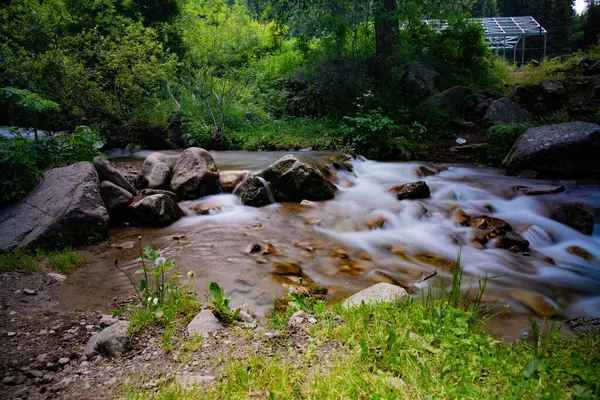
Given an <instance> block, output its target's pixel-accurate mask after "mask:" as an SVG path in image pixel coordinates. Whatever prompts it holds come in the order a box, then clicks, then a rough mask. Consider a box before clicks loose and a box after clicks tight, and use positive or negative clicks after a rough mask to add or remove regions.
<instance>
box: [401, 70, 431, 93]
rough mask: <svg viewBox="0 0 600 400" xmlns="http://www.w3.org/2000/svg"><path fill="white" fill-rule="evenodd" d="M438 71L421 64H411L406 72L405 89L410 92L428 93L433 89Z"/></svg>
mask: <svg viewBox="0 0 600 400" xmlns="http://www.w3.org/2000/svg"><path fill="white" fill-rule="evenodd" d="M437 76H438V73H437V72H435V71H433V70H431V69H429V68H426V67H425V66H423V65H422V64H413V65H411V66H410V67H408V71H407V72H406V90H407V91H408V92H410V93H415V94H419V95H424V96H425V95H428V94H429V93H431V92H432V91H433V89H435V78H436V77H437Z"/></svg>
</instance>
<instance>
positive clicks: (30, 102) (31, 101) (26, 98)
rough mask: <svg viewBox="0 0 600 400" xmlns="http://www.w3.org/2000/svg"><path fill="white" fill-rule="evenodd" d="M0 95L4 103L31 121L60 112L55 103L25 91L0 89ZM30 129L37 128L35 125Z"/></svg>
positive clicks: (10, 88)
mask: <svg viewBox="0 0 600 400" xmlns="http://www.w3.org/2000/svg"><path fill="white" fill-rule="evenodd" d="M0 95H1V96H2V98H3V99H4V100H5V102H6V103H8V104H9V105H11V106H13V107H17V108H18V109H19V110H18V111H21V112H25V113H27V114H28V115H29V117H30V118H31V119H36V118H37V117H38V115H39V114H43V113H47V112H52V111H54V112H58V111H59V110H60V107H59V106H58V104H57V103H55V102H53V101H51V100H48V99H45V98H44V97H42V96H40V95H39V94H38V93H35V92H32V91H30V90H27V89H16V88H13V87H6V88H0ZM32 127H33V128H37V126H35V125H32Z"/></svg>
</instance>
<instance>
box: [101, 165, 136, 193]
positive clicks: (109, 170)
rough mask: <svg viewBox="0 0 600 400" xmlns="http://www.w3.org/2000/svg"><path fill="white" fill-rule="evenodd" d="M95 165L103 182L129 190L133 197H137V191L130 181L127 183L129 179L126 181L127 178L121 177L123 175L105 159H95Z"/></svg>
mask: <svg viewBox="0 0 600 400" xmlns="http://www.w3.org/2000/svg"><path fill="white" fill-rule="evenodd" d="M93 164H94V167H95V168H96V171H97V172H98V176H99V177H100V180H101V181H108V182H112V183H114V184H115V185H117V186H119V187H121V188H123V189H125V190H127V191H128V192H129V193H131V195H133V196H135V195H136V190H135V188H134V187H133V186H131V183H129V181H127V179H125V177H124V176H123V175H121V173H120V172H119V171H117V170H116V169H115V167H113V166H112V165H111V164H110V163H109V162H108V161H106V160H105V159H104V158H102V157H94V160H93Z"/></svg>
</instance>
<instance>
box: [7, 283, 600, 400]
mask: <svg viewBox="0 0 600 400" xmlns="http://www.w3.org/2000/svg"><path fill="white" fill-rule="evenodd" d="M44 272H45V271H44ZM182 272H183V271H182ZM43 276H44V275H42V274H33V275H21V274H17V273H9V274H6V273H5V274H2V279H1V280H0V293H3V294H4V295H3V296H2V303H3V308H2V310H0V313H1V314H2V317H3V318H2V321H3V323H2V325H3V326H2V330H3V331H4V329H12V331H11V332H14V333H13V334H8V338H6V339H5V342H6V343H9V344H10V345H9V346H6V348H5V351H3V352H2V354H1V355H0V366H1V367H2V370H3V379H2V383H1V384H0V393H2V395H3V397H4V398H8V399H16V398H28V399H50V398H53V399H56V398H58V399H70V398H77V399H84V400H85V399H90V400H91V399H97V398H100V397H101V398H109V399H113V398H115V399H116V398H127V399H172V398H177V399H197V398H215V397H218V398H226V399H246V398H259V399H262V398H280V399H288V398H289V399H292V398H314V399H329V398H360V397H364V396H367V397H369V396H381V397H383V398H406V399H414V398H422V397H429V398H433V399H447V398H465V397H466V398H490V399H497V398H501V399H509V398H535V397H537V396H543V397H550V398H557V399H558V398H569V397H572V396H581V395H584V396H588V397H591V398H595V397H597V396H599V395H600V385H598V382H600V375H599V369H598V368H597V367H598V365H599V363H600V358H599V354H600V337H599V336H598V335H597V330H596V333H593V332H592V333H589V332H588V333H587V334H586V333H582V332H580V333H581V336H576V334H575V332H574V331H571V330H569V329H568V328H567V327H563V328H560V326H559V324H556V323H552V322H549V321H548V322H544V323H541V324H539V325H538V324H537V323H535V322H532V325H531V326H530V329H529V328H528V329H527V330H524V331H522V332H521V335H520V337H519V338H518V339H517V340H515V341H512V343H503V342H501V341H497V340H495V339H494V338H493V337H491V336H489V334H488V333H485V332H484V330H483V329H482V328H483V327H484V325H485V324H484V321H485V319H486V318H487V317H488V316H489V312H488V311H489V310H486V309H485V308H481V309H479V311H478V309H477V307H474V306H473V303H472V302H469V303H466V302H463V299H462V296H460V294H459V292H458V291H456V289H453V287H454V288H456V287H457V286H460V282H458V283H457V279H456V275H455V279H454V280H453V282H454V285H449V286H447V287H446V291H445V293H444V294H438V295H435V296H434V297H429V298H428V299H423V300H422V301H413V300H410V299H406V298H403V296H405V295H404V294H402V289H400V288H398V287H396V286H391V285H389V286H391V287H392V288H395V289H394V291H393V293H397V294H395V295H394V296H399V297H394V296H391V295H390V294H389V293H390V292H387V293H388V294H387V295H383V293H386V292H385V290H388V291H389V289H387V288H385V289H384V290H383V291H381V290H380V291H379V292H378V293H376V294H377V295H379V296H381V295H383V298H384V299H387V301H385V302H380V303H373V304H363V305H360V303H353V304H354V305H350V304H348V305H346V304H342V303H339V304H336V305H333V306H332V305H328V304H326V303H325V302H322V301H318V300H316V299H315V298H314V297H312V296H310V295H305V294H303V295H300V296H296V297H293V298H290V299H289V301H290V302H289V303H288V304H287V305H286V306H282V307H281V308H279V309H278V310H279V311H277V312H275V313H274V314H273V315H272V316H271V317H269V318H253V317H251V316H249V315H248V314H246V315H245V316H244V318H243V320H242V321H240V322H234V323H233V324H230V325H225V324H224V323H219V321H218V320H216V319H214V318H215V317H214V316H213V317H212V318H213V319H214V320H213V321H211V322H210V324H209V323H207V322H205V323H202V324H200V325H198V326H199V327H200V331H198V333H196V334H191V333H190V325H188V323H189V322H190V320H191V318H192V316H193V315H194V314H195V313H192V314H189V312H184V311H183V310H180V311H181V312H182V314H180V316H179V317H177V318H175V319H174V320H173V321H172V323H171V324H169V325H167V326H164V325H162V324H161V323H158V322H155V323H148V322H142V321H143V320H140V319H139V316H140V315H141V314H143V313H145V311H144V309H145V307H154V306H152V305H148V306H141V309H139V308H138V307H137V306H136V304H137V303H136V302H134V303H131V307H132V308H131V310H132V313H126V314H124V315H123V316H124V317H128V318H131V319H132V325H131V328H130V330H129V334H128V335H127V336H126V339H125V346H124V348H123V351H122V352H120V353H119V354H116V355H113V356H112V357H109V356H108V354H107V353H105V352H101V355H94V356H85V355H83V354H84V353H85V352H86V351H87V350H84V349H85V348H86V343H87V342H88V340H89V339H90V338H91V337H92V336H93V335H95V334H98V333H99V332H101V331H102V330H106V329H109V328H107V327H110V326H113V324H116V323H117V324H118V323H121V322H117V319H116V318H111V317H109V316H107V315H102V314H101V313H98V312H95V311H91V310H81V309H69V310H65V311H58V310H59V308H56V307H55V305H56V298H55V297H54V295H53V293H55V292H56V290H60V287H61V285H64V283H57V282H53V283H50V282H48V281H47V280H45V279H43ZM449 283H450V282H449ZM379 285H382V284H379ZM383 285H385V284H383ZM476 287H477V285H476V286H475V288H476ZM15 288H18V289H17V290H19V291H20V292H21V293H18V294H17V293H14V292H13V290H14V289H15ZM475 288H474V289H475ZM25 289H28V290H35V291H36V294H35V295H28V294H26V293H25V292H24V290H25ZM396 291H397V292H396ZM367 292H368V291H365V292H360V293H365V294H364V295H363V294H361V296H362V299H363V300H364V301H366V302H367V303H369V302H370V301H372V300H369V298H370V297H369V295H368V294H367ZM9 293H10V294H11V296H6V294H9ZM457 294H459V295H458V297H456V296H457ZM372 295H373V293H372V292H371V296H372ZM386 296H389V297H386ZM196 297H197V298H198V299H201V302H200V303H198V304H197V306H196V307H197V308H196V312H198V311H199V310H200V308H201V307H202V308H205V309H206V307H207V308H208V310H214V309H215V298H214V295H210V294H208V293H207V296H206V298H204V297H203V296H202V295H201V294H200V295H198V296H196ZM353 298H355V297H354V296H353ZM160 307H161V303H159V305H158V309H160ZM63 308H64V307H63ZM231 311H232V312H233V311H234V310H233V309H231ZM506 311H507V312H508V310H506ZM209 313H210V312H209ZM186 315H188V316H186ZM201 315H202V314H201ZM500 318H502V316H500ZM140 324H141V325H140ZM140 328H141V329H140ZM3 334H4V332H3ZM565 334H566V336H565Z"/></svg>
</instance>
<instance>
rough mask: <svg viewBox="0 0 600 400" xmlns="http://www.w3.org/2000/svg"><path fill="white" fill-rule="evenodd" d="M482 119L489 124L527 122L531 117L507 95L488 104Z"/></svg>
mask: <svg viewBox="0 0 600 400" xmlns="http://www.w3.org/2000/svg"><path fill="white" fill-rule="evenodd" d="M483 119H484V121H485V122H487V123H488V124H491V125H502V124H514V123H525V122H529V121H531V120H532V119H533V117H532V116H531V114H530V113H529V112H528V111H527V110H524V109H523V108H521V107H520V106H519V105H518V104H517V103H515V102H514V101H512V100H510V99H509V98H508V97H501V98H499V99H498V100H494V101H493V102H492V103H491V104H490V106H489V107H488V110H487V112H486V113H485V116H484V117H483Z"/></svg>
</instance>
